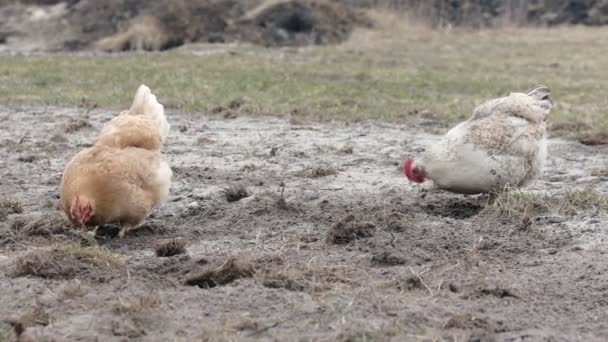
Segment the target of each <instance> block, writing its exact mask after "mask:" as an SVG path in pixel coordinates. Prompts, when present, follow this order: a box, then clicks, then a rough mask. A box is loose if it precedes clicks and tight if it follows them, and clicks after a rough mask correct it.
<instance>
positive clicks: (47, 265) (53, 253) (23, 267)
mask: <svg viewBox="0 0 608 342" xmlns="http://www.w3.org/2000/svg"><path fill="white" fill-rule="evenodd" d="M90 266H93V267H94V268H97V269H102V270H106V271H124V270H126V268H127V266H126V264H125V262H124V260H123V259H122V258H121V257H120V256H118V255H117V254H114V253H112V252H111V251H109V250H107V249H105V248H102V247H83V246H79V245H76V244H62V245H55V246H53V247H51V248H37V249H34V250H32V251H30V252H28V253H27V254H25V255H23V256H21V257H20V258H18V259H17V260H16V262H15V265H14V275H15V276H27V275H32V276H38V277H43V278H60V277H71V276H75V275H77V274H78V272H80V271H81V270H82V268H90Z"/></svg>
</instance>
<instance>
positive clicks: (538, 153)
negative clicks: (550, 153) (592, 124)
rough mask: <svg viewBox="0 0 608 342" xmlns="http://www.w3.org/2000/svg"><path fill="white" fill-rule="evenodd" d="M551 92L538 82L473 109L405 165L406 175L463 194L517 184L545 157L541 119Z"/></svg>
mask: <svg viewBox="0 0 608 342" xmlns="http://www.w3.org/2000/svg"><path fill="white" fill-rule="evenodd" d="M551 107H552V102H551V99H550V91H549V89H548V88H547V87H544V86H538V87H536V88H534V89H533V90H531V91H529V92H528V93H525V94H524V93H511V94H510V95H509V96H507V97H502V98H498V99H494V100H490V101H488V102H485V103H483V104H481V105H480V106H478V107H477V108H475V110H474V111H473V114H472V116H471V118H469V119H468V120H467V121H464V122H462V123H460V124H458V125H457V126H456V127H454V128H452V129H451V130H450V131H449V132H448V133H447V134H446V135H445V136H444V137H443V138H442V139H441V141H439V142H438V143H437V144H435V145H432V146H430V147H429V148H427V150H426V151H425V153H424V154H423V155H422V156H421V157H420V159H418V160H416V161H414V160H413V159H411V158H410V159H408V160H407V161H406V163H405V172H406V175H407V177H408V178H409V179H410V180H412V181H414V182H418V183H421V182H423V181H424V180H425V179H426V178H428V179H431V180H433V182H434V183H435V185H436V186H437V187H438V188H441V189H444V190H448V191H452V192H457V193H465V194H475V193H488V192H494V191H496V190H499V189H500V188H503V187H506V186H514V187H521V186H525V185H527V184H529V183H530V182H531V181H532V180H534V179H536V178H538V177H539V176H540V175H541V174H542V170H543V166H544V163H545V159H546V156H547V144H546V123H545V122H546V119H547V116H548V115H549V112H550V110H551Z"/></svg>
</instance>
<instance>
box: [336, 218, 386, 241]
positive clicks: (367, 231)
mask: <svg viewBox="0 0 608 342" xmlns="http://www.w3.org/2000/svg"><path fill="white" fill-rule="evenodd" d="M375 232H376V226H375V225H374V224H372V223H370V222H362V221H359V220H358V219H357V218H356V217H355V215H352V214H349V215H347V216H345V217H343V218H342V219H340V220H339V221H338V222H336V223H334V225H333V226H331V228H329V230H328V231H327V237H326V239H325V241H326V242H327V243H330V244H336V245H342V244H347V243H349V242H352V241H354V240H357V239H363V238H369V237H372V236H374V234H375Z"/></svg>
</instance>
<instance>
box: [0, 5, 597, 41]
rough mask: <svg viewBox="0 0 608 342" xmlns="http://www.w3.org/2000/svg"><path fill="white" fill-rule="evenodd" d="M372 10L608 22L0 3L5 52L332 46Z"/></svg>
mask: <svg viewBox="0 0 608 342" xmlns="http://www.w3.org/2000/svg"><path fill="white" fill-rule="evenodd" d="M368 8H384V9H386V8H388V9H391V10H399V11H404V12H406V11H408V12H410V13H413V14H415V16H416V17H417V18H424V20H426V21H428V22H430V23H431V24H432V25H433V26H445V25H457V26H469V27H478V28H479V27H495V26H500V25H503V24H532V25H558V24H585V25H604V24H607V23H608V0H579V1H575V0H502V1H501V0H449V1H446V0H428V1H427V0H388V1H380V0H333V1H332V0H292V1H288V0H276V1H275V0H249V1H237V0H193V1H187V0H176V1H162V0H152V1H145V0H65V1H57V0H0V50H8V51H15V50H18V51H65V50H87V49H91V48H93V49H97V50H103V51H124V50H142V49H143V50H164V49H168V48H172V47H175V46H180V45H183V44H186V43H192V42H210V43H217V42H234V41H244V42H250V43H254V44H258V45H262V46H304V45H313V44H335V43H339V42H342V41H344V40H345V39H347V38H348V37H349V35H350V33H351V31H352V30H353V29H354V28H355V27H361V26H363V27H369V26H371V24H372V23H371V22H370V20H369V19H368V18H367V17H366V16H365V15H364V14H363V12H362V9H368ZM3 45H4V47H3Z"/></svg>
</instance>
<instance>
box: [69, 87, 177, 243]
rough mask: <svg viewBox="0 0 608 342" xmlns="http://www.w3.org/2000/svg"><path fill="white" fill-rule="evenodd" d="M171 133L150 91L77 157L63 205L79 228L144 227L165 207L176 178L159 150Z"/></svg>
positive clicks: (143, 91)
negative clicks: (159, 207) (157, 209)
mask: <svg viewBox="0 0 608 342" xmlns="http://www.w3.org/2000/svg"><path fill="white" fill-rule="evenodd" d="M168 133H169V123H168V122H167V119H166V117H165V114H164V108H163V106H162V105H161V104H160V103H158V101H157V100H156V96H154V94H152V93H151V92H150V89H149V88H148V87H146V86H145V85H141V86H140V87H139V89H138V90H137V93H136V94H135V98H134V100H133V104H132V106H131V108H130V109H129V110H127V111H123V112H122V113H120V115H118V116H117V117H115V118H113V119H112V120H111V121H110V122H109V123H108V124H106V126H105V127H104V128H103V130H102V131H101V133H100V135H99V137H98V138H97V141H96V142H95V144H94V145H93V146H92V147H91V148H87V149H85V150H83V151H81V152H80V153H78V154H77V155H76V156H75V157H74V158H73V159H72V160H71V161H70V162H69V163H68V164H67V166H66V168H65V171H64V173H63V178H62V180H61V189H60V190H61V205H62V208H63V210H64V212H65V213H66V215H67V216H68V218H69V219H70V220H71V221H72V222H73V223H74V224H80V225H82V224H86V225H92V226H94V225H102V224H108V223H116V224H120V225H121V226H122V229H121V231H120V236H124V234H125V232H126V231H127V230H129V229H131V228H136V227H138V226H140V225H142V224H143V223H144V221H145V219H146V218H147V217H148V215H149V214H150V212H151V211H152V209H153V208H154V207H157V206H159V205H161V204H162V203H164V202H166V200H167V197H168V195H169V186H170V183H171V176H172V172H171V169H170V168H169V166H168V165H167V163H165V162H164V161H162V158H161V152H160V149H161V147H162V145H163V143H164V142H165V140H166V138H167V135H168Z"/></svg>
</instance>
